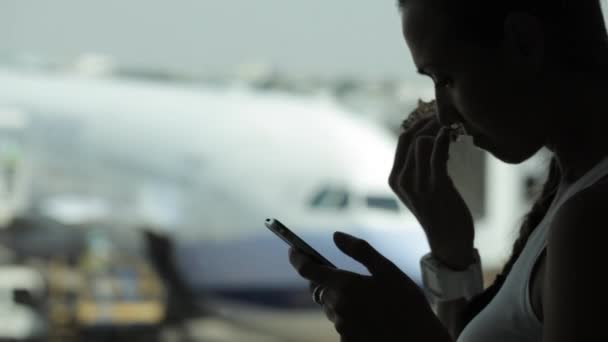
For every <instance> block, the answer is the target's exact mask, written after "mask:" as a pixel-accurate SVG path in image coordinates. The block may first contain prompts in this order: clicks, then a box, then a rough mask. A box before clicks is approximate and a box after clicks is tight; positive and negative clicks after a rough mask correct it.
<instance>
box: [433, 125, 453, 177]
mask: <svg viewBox="0 0 608 342" xmlns="http://www.w3.org/2000/svg"><path fill="white" fill-rule="evenodd" d="M449 133H450V132H449V129H448V128H447V127H443V128H442V129H441V131H440V132H439V134H438V135H437V138H436V139H435V146H434V148H433V152H432V153H431V177H432V178H433V179H434V180H440V179H446V178H447V177H448V172H447V170H448V159H449V158H450V134H449Z"/></svg>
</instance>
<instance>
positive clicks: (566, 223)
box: [549, 177, 608, 242]
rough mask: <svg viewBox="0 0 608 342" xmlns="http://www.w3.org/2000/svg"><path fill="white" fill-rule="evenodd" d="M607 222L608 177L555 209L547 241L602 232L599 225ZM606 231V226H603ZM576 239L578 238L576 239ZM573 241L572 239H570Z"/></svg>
mask: <svg viewBox="0 0 608 342" xmlns="http://www.w3.org/2000/svg"><path fill="white" fill-rule="evenodd" d="M606 224H608V177H604V178H603V179H601V180H599V181H598V182H596V183H595V184H594V185H592V186H590V187H588V188H587V189H585V190H582V191H580V192H579V193H577V194H575V195H574V196H572V197H571V198H569V199H568V200H567V201H566V202H565V203H564V204H563V205H562V206H561V207H560V208H559V210H558V211H557V213H556V214H555V218H554V220H553V223H552V227H551V233H550V236H549V242H551V241H555V240H556V239H557V240H559V239H564V238H566V239H571V238H573V237H575V236H576V237H578V238H582V237H583V235H588V233H592V234H591V236H588V237H593V236H596V237H597V235H596V234H603V233H604V232H603V231H600V227H604V226H605V225H606ZM605 227H606V229H603V230H606V231H608V226H605ZM577 240H578V239H577ZM571 242H574V241H571Z"/></svg>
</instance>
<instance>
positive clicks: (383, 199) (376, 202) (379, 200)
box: [365, 196, 399, 212]
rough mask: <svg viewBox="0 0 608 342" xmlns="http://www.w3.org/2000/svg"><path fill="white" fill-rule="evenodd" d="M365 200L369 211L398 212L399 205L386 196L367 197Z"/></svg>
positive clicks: (393, 199)
mask: <svg viewBox="0 0 608 342" xmlns="http://www.w3.org/2000/svg"><path fill="white" fill-rule="evenodd" d="M365 200H366V203H367V207H368V208H369V209H380V210H386V211H392V212H399V203H398V202H397V200H396V199H395V198H392V197H388V196H367V197H366V198H365Z"/></svg>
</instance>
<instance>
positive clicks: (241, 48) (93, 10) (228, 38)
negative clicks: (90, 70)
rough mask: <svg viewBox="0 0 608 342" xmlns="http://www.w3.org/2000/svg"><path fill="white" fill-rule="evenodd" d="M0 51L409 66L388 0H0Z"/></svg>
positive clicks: (390, 73)
mask: <svg viewBox="0 0 608 342" xmlns="http://www.w3.org/2000/svg"><path fill="white" fill-rule="evenodd" d="M0 52H2V53H3V54H4V55H9V56H10V55H13V56H14V55H17V54H30V55H34V56H38V57H43V58H48V59H50V60H72V59H75V58H76V57H77V56H80V55H82V54H85V53H96V54H102V55H107V56H112V57H113V58H114V59H115V60H116V61H118V62H120V63H123V64H127V65H136V66H142V67H154V68H157V67H158V68H171V69H175V70H184V71H195V72H211V73H221V72H227V71H232V70H234V69H235V68H237V67H238V66H242V65H244V64H267V65H272V66H275V67H277V68H279V69H280V70H285V71H287V72H290V73H294V74H303V75H315V76H344V75H348V76H356V77H362V78H384V77H404V76H406V77H407V76H411V75H413V74H415V69H414V65H413V64H412V62H411V58H410V56H409V51H408V50H407V47H406V45H405V43H404V41H403V38H402V35H401V28H400V18H399V13H398V11H397V7H396V5H395V0H383V1H378V0H357V1H352V0H306V1H295V0H172V1H170V0H103V1H92V0H52V1H39V0H3V1H1V2H0Z"/></svg>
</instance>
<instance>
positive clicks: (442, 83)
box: [433, 77, 453, 88]
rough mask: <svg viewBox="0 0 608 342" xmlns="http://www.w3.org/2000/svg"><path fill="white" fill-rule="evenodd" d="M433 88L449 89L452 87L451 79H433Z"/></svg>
mask: <svg viewBox="0 0 608 342" xmlns="http://www.w3.org/2000/svg"><path fill="white" fill-rule="evenodd" d="M433 80H434V82H435V87H437V88H449V87H451V86H452V83H453V81H452V79H450V78H449V77H434V78H433Z"/></svg>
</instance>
